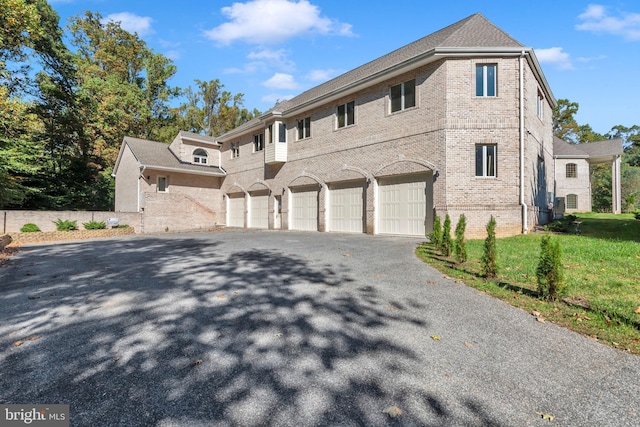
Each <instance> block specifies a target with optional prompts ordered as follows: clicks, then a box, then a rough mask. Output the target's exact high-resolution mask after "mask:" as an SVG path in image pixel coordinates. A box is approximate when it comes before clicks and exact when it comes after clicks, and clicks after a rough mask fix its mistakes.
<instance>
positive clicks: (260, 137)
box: [253, 133, 264, 153]
mask: <svg viewBox="0 0 640 427" xmlns="http://www.w3.org/2000/svg"><path fill="white" fill-rule="evenodd" d="M262 150H264V134H263V133H259V134H257V135H253V152H254V153H257V152H258V151H262Z"/></svg>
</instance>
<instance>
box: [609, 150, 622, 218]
mask: <svg viewBox="0 0 640 427" xmlns="http://www.w3.org/2000/svg"><path fill="white" fill-rule="evenodd" d="M620 177H621V175H620V156H619V155H618V156H616V157H615V158H614V159H613V164H612V165H611V205H612V206H611V210H612V212H613V213H614V214H619V213H621V212H622V202H621V199H622V189H621V184H620Z"/></svg>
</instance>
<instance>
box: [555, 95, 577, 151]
mask: <svg viewBox="0 0 640 427" xmlns="http://www.w3.org/2000/svg"><path fill="white" fill-rule="evenodd" d="M577 113H578V103H577V102H570V101H569V100H568V99H559V100H558V103H557V104H556V107H555V108H554V109H553V134H554V135H555V136H557V137H558V138H560V139H562V140H564V141H567V142H574V143H575V142H577V135H578V123H577V122H576V119H575V117H574V116H575V115H576V114H577Z"/></svg>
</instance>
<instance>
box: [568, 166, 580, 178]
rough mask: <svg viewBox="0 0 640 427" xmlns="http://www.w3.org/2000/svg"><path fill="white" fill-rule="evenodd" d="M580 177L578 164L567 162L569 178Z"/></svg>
mask: <svg viewBox="0 0 640 427" xmlns="http://www.w3.org/2000/svg"><path fill="white" fill-rule="evenodd" d="M577 177H578V165H576V164H575V163H567V178H577Z"/></svg>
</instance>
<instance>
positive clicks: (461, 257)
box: [453, 214, 467, 263]
mask: <svg viewBox="0 0 640 427" xmlns="http://www.w3.org/2000/svg"><path fill="white" fill-rule="evenodd" d="M466 229H467V217H465V216H464V214H462V215H460V219H459V220H458V224H457V225H456V241H455V242H454V245H453V247H454V253H455V255H456V261H458V263H463V262H466V261H467V242H466V241H465V240H464V232H465V230H466Z"/></svg>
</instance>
